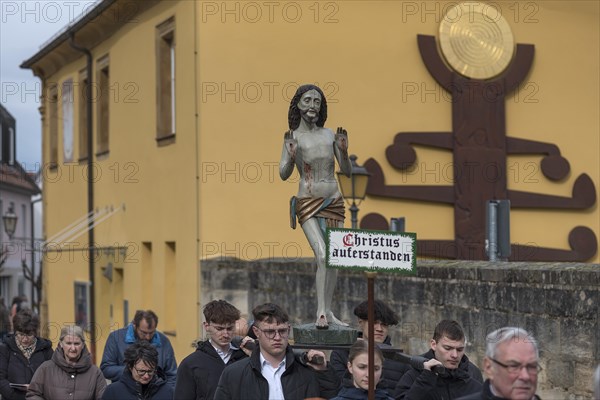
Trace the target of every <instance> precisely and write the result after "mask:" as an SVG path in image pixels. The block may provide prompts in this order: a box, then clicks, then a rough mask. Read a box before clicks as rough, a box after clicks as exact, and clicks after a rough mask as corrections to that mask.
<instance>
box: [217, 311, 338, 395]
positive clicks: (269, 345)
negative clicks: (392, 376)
mask: <svg viewBox="0 0 600 400" xmlns="http://www.w3.org/2000/svg"><path fill="white" fill-rule="evenodd" d="M252 313H253V315H254V325H253V326H252V329H253V331H254V334H255V335H256V336H257V341H258V347H257V348H256V349H255V350H254V351H253V352H252V355H251V356H250V357H249V358H246V359H245V360H242V361H238V362H236V363H234V364H232V365H230V366H228V367H226V368H225V370H223V373H222V374H221V379H220V380H219V385H218V386H217V391H216V393H215V397H214V399H215V400H242V399H272V400H276V399H285V400H302V399H308V398H313V397H322V398H326V399H329V398H332V397H334V396H335V395H336V394H337V390H338V386H339V381H338V379H337V378H336V376H335V374H333V372H332V371H331V370H329V369H328V367H327V365H326V364H323V365H319V366H312V365H311V367H309V366H306V365H304V364H302V363H300V362H299V361H298V360H297V359H296V357H295V356H294V352H293V350H292V349H291V348H290V347H289V346H288V336H289V332H290V325H289V324H288V320H289V317H288V315H287V313H286V312H285V311H284V310H283V309H282V308H281V307H279V306H277V305H275V304H271V303H267V304H263V305H260V306H257V307H255V308H254V310H253V311H252ZM316 356H320V357H323V358H324V357H325V355H324V354H323V353H322V352H319V351H315V350H310V351H308V353H307V356H306V358H307V360H314V359H315V357H316ZM309 362H310V361H309Z"/></svg>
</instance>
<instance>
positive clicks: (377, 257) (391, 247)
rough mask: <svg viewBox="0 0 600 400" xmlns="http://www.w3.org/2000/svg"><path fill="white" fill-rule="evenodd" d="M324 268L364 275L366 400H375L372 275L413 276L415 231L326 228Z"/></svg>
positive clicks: (373, 283)
mask: <svg viewBox="0 0 600 400" xmlns="http://www.w3.org/2000/svg"><path fill="white" fill-rule="evenodd" d="M326 242H327V268H337V269H351V270H358V271H365V273H366V275H367V292H368V293H367V302H368V308H369V316H368V344H369V400H374V399H375V381H374V379H373V377H374V376H375V374H374V364H375V352H374V351H373V349H374V347H375V339H374V336H375V333H374V330H375V313H374V304H375V296H374V291H375V288H374V287H375V276H376V275H377V272H391V273H403V274H407V275H415V273H416V266H417V261H416V259H415V254H416V245H417V235H416V234H415V233H405V232H388V231H366V230H358V229H342V228H328V229H327V237H326Z"/></svg>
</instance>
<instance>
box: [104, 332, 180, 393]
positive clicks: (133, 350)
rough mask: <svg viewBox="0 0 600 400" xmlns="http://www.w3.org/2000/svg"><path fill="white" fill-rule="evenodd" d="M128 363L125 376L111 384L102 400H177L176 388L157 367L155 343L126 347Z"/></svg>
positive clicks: (126, 363) (141, 342) (125, 360)
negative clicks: (174, 398) (168, 382)
mask: <svg viewBox="0 0 600 400" xmlns="http://www.w3.org/2000/svg"><path fill="white" fill-rule="evenodd" d="M124 362H125V369H123V373H122V374H121V377H120V378H119V380H118V381H116V382H113V383H111V384H110V385H108V387H107V388H106V391H105V392H104V396H102V400H130V399H131V400H138V399H143V400H145V399H152V400H172V399H173V388H172V387H171V386H170V385H167V382H166V381H165V379H164V376H161V375H163V374H162V371H160V369H158V370H157V366H158V352H157V351H156V348H155V347H154V346H152V345H151V344H150V343H148V342H146V341H139V342H136V343H134V344H132V345H131V346H129V347H128V348H127V350H125V354H124Z"/></svg>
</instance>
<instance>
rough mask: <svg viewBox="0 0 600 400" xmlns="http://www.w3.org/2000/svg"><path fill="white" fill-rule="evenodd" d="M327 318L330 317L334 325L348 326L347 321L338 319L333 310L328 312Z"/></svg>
mask: <svg viewBox="0 0 600 400" xmlns="http://www.w3.org/2000/svg"><path fill="white" fill-rule="evenodd" d="M327 318H328V319H329V321H331V323H332V324H334V325H340V326H348V324H347V323H345V322H342V321H340V320H339V319H337V318H336V317H335V315H333V312H332V311H329V312H328V313H327Z"/></svg>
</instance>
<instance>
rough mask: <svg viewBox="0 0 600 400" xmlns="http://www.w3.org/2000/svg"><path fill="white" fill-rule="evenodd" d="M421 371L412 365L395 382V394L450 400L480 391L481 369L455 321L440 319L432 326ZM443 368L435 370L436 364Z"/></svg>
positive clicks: (415, 399) (411, 399)
mask: <svg viewBox="0 0 600 400" xmlns="http://www.w3.org/2000/svg"><path fill="white" fill-rule="evenodd" d="M430 344H431V349H430V350H429V351H428V352H427V353H425V354H423V355H422V357H425V358H427V359H428V361H427V362H425V363H424V364H423V370H421V371H418V370H416V369H414V368H411V370H409V371H408V372H407V373H405V374H404V376H402V379H400V381H399V382H398V385H397V386H396V390H395V393H394V397H395V398H396V399H405V400H442V399H443V400H453V399H457V398H459V397H461V396H465V395H468V394H471V393H476V392H479V391H480V390H481V383H482V382H483V377H482V376H481V371H479V369H478V368H477V367H476V366H475V365H474V364H473V363H472V362H470V361H469V359H468V358H467V356H466V355H465V354H464V352H465V334H464V332H463V330H462V328H461V326H460V325H459V324H458V322H456V321H450V320H443V321H441V322H440V323H439V324H437V326H436V327H435V330H434V332H433V339H431V343H430ZM438 366H442V367H444V368H443V369H444V371H443V372H439V373H436V372H434V371H435V370H436V367H437V368H439V367H438Z"/></svg>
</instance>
